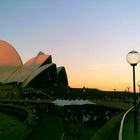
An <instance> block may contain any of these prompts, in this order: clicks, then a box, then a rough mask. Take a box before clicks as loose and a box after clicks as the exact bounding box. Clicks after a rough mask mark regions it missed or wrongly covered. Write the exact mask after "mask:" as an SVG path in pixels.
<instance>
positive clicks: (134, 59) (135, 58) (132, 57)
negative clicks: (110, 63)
mask: <svg viewBox="0 0 140 140" xmlns="http://www.w3.org/2000/svg"><path fill="white" fill-rule="evenodd" d="M126 60H127V62H128V63H129V64H130V65H131V66H132V67H133V91H134V94H133V102H134V132H135V133H137V132H138V120H137V106H136V87H135V66H136V65H137V64H138V63H139V62H140V54H139V53H138V52H137V51H134V50H133V51H131V52H129V53H128V54H127V56H126Z"/></svg>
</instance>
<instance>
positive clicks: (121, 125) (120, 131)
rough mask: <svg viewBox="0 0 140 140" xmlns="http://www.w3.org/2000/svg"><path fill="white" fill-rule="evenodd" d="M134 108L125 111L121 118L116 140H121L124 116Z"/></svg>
mask: <svg viewBox="0 0 140 140" xmlns="http://www.w3.org/2000/svg"><path fill="white" fill-rule="evenodd" d="M133 108H134V106H133V107H131V108H130V109H129V110H127V111H126V113H125V114H124V115H123V118H122V120H121V124H120V130H119V136H118V140H122V133H123V125H124V119H125V117H126V115H127V114H128V113H129V112H130V111H131V110H132V109H133Z"/></svg>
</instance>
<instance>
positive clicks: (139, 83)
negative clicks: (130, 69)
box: [137, 81, 140, 93]
mask: <svg viewBox="0 0 140 140" xmlns="http://www.w3.org/2000/svg"><path fill="white" fill-rule="evenodd" d="M137 85H138V87H139V93H140V81H139V82H138V83H137Z"/></svg>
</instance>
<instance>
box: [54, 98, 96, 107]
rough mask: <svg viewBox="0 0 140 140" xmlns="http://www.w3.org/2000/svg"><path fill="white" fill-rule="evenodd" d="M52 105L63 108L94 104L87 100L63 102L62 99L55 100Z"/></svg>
mask: <svg viewBox="0 0 140 140" xmlns="http://www.w3.org/2000/svg"><path fill="white" fill-rule="evenodd" d="M52 103H54V104H55V105H58V106H65V105H84V104H96V103H93V102H91V101H89V100H83V99H81V100H78V99H76V100H63V99H56V100H54V101H53V102H52Z"/></svg>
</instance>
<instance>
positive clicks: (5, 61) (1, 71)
mask: <svg viewBox="0 0 140 140" xmlns="http://www.w3.org/2000/svg"><path fill="white" fill-rule="evenodd" d="M22 66H23V64H22V61H21V59H20V57H19V55H18V53H17V52H16V50H15V49H14V48H13V47H12V46H11V45H10V44H9V43H7V42H5V41H3V40H0V82H1V83H7V79H8V78H9V76H11V75H12V74H13V73H14V72H15V71H17V70H18V69H19V68H21V67H22Z"/></svg>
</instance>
